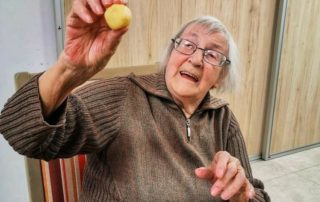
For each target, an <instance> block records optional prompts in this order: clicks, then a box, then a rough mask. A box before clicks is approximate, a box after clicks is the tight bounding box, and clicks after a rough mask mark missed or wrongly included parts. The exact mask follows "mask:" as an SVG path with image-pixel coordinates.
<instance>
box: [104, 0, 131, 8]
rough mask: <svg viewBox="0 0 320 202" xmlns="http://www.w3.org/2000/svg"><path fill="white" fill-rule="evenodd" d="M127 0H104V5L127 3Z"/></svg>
mask: <svg viewBox="0 0 320 202" xmlns="http://www.w3.org/2000/svg"><path fill="white" fill-rule="evenodd" d="M127 3H128V1H127V0H102V4H103V5H104V7H109V6H111V5H112V4H127Z"/></svg>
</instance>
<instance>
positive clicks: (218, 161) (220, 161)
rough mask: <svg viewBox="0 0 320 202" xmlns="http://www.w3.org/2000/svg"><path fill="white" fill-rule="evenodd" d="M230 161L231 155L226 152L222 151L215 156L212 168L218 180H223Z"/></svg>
mask: <svg viewBox="0 0 320 202" xmlns="http://www.w3.org/2000/svg"><path fill="white" fill-rule="evenodd" d="M229 160H230V154H229V153H228V152H225V151H220V152H218V153H217V154H216V155H215V156H214V160H213V164H212V168H213V172H214V173H215V176H216V177H217V178H222V177H223V176H224V174H225V171H226V170H227V164H228V161H229Z"/></svg>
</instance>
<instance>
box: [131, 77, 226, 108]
mask: <svg viewBox="0 0 320 202" xmlns="http://www.w3.org/2000/svg"><path fill="white" fill-rule="evenodd" d="M128 78H129V79H130V80H131V81H133V82H134V83H135V84H136V85H138V86H139V87H140V88H142V89H143V90H145V91H146V92H148V93H150V94H152V95H155V96H158V97H161V98H164V99H167V100H170V101H171V102H174V101H173V99H172V97H171V94H170V92H169V90H168V89H167V85H166V83H165V78H164V73H162V72H160V73H156V74H150V75H143V76H136V75H135V74H133V73H131V74H130V75H129V76H128ZM226 105H228V103H227V102H226V101H224V100H222V99H218V98H215V97H213V96H212V95H211V94H210V93H208V94H207V95H206V96H205V98H204V99H203V101H202V103H201V104H200V106H199V109H201V110H206V109H219V108H221V107H224V106H226Z"/></svg>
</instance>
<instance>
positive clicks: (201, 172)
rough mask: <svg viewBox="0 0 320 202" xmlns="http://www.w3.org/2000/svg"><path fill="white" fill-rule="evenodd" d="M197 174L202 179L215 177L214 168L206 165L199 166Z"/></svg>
mask: <svg viewBox="0 0 320 202" xmlns="http://www.w3.org/2000/svg"><path fill="white" fill-rule="evenodd" d="M195 174H196V176H197V177H199V178H200V179H207V180H211V179H213V177H214V175H213V172H212V170H211V169H209V168H206V167H201V168H197V169H196V170H195Z"/></svg>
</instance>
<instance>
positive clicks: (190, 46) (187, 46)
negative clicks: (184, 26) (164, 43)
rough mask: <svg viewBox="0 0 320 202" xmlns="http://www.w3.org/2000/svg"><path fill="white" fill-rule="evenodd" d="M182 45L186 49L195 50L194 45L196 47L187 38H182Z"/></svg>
mask: <svg viewBox="0 0 320 202" xmlns="http://www.w3.org/2000/svg"><path fill="white" fill-rule="evenodd" d="M180 46H181V47H183V48H185V49H189V50H193V49H194V47H195V45H194V44H193V43H192V42H190V41H187V40H182V41H181V42H180Z"/></svg>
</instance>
